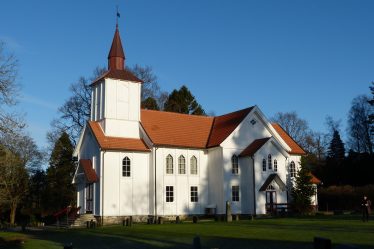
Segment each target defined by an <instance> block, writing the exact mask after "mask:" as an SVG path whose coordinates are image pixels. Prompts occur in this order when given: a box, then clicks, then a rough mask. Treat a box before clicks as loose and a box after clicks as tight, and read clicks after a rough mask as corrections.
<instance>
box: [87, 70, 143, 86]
mask: <svg viewBox="0 0 374 249" xmlns="http://www.w3.org/2000/svg"><path fill="white" fill-rule="evenodd" d="M105 78H112V79H119V80H128V81H133V82H138V83H143V81H142V80H140V79H139V78H138V77H136V76H135V75H134V74H132V73H131V72H130V71H128V70H126V69H125V70H115V69H112V70H109V71H106V72H105V73H103V74H102V75H101V76H100V77H98V78H97V79H95V80H94V81H93V82H92V83H91V86H92V85H95V84H96V83H98V82H99V81H100V80H102V79H105Z"/></svg>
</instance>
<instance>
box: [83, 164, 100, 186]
mask: <svg viewBox="0 0 374 249" xmlns="http://www.w3.org/2000/svg"><path fill="white" fill-rule="evenodd" d="M79 165H80V166H81V167H82V168H83V172H84V175H85V176H86V180H87V182H88V183H93V182H96V181H98V180H99V177H97V175H96V172H95V170H94V169H93V168H92V162H91V160H89V159H81V160H79Z"/></svg>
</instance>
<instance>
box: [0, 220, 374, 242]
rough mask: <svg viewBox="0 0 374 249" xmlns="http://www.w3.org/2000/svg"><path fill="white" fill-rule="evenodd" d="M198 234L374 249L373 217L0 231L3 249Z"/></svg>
mask: <svg viewBox="0 0 374 249" xmlns="http://www.w3.org/2000/svg"><path fill="white" fill-rule="evenodd" d="M197 234H198V235H199V236H200V238H201V243H202V246H203V248H220V249H223V248H256V249H261V248H264V249H265V248H266V249H273V248H274V249H282V248H292V249H295V248H300V249H303V248H309V249H312V248H313V243H312V241H313V238H314V237H315V236H319V237H326V238H330V239H331V240H332V242H333V247H335V246H337V245H339V244H351V245H356V246H358V248H364V249H366V248H374V222H373V221H372V222H369V223H363V222H361V221H360V220H359V217H358V216H331V217H320V216H315V217H305V218H274V219H256V220H254V221H248V220H245V221H244V220H243V221H237V222H232V223H224V222H213V221H209V222H199V223H198V224H192V223H187V222H185V223H183V224H163V225H146V224H134V225H133V226H132V227H122V226H111V227H102V228H96V229H69V230H64V229H60V230H44V231H28V232H26V233H17V232H0V248H9V249H11V248H15V249H17V248H27V249H31V248H51V249H53V248H60V249H61V248H63V245H64V244H67V243H70V242H72V243H73V247H74V249H76V248H82V249H83V248H87V249H88V248H89V249H96V248H97V249H99V248H100V249H104V248H192V240H193V238H194V236H195V235H197Z"/></svg>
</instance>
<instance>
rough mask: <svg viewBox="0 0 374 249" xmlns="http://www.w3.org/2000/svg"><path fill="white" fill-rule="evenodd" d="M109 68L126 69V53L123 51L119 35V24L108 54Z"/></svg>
mask: <svg viewBox="0 0 374 249" xmlns="http://www.w3.org/2000/svg"><path fill="white" fill-rule="evenodd" d="M108 69H109V71H110V70H124V69H125V53H124V52H123V48H122V42H121V37H120V36H119V31H118V24H116V31H115V32H114V37H113V41H112V46H111V48H110V51H109V55H108Z"/></svg>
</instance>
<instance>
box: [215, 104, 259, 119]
mask: <svg viewBox="0 0 374 249" xmlns="http://www.w3.org/2000/svg"><path fill="white" fill-rule="evenodd" d="M254 107H255V106H254V105H253V106H250V107H247V108H243V109H240V110H237V111H233V112H229V113H225V114H222V115H219V116H215V117H216V118H218V117H223V116H227V115H232V114H234V113H238V112H242V111H246V110H248V111H250V110H251V109H253V108H254Z"/></svg>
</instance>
